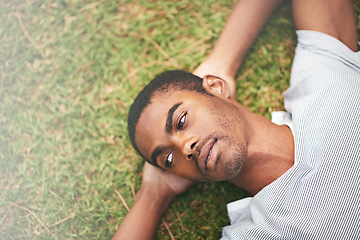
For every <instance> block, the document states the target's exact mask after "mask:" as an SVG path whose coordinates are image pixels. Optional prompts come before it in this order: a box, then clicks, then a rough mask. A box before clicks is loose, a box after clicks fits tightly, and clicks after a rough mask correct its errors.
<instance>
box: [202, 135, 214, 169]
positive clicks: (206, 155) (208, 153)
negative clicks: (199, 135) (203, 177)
mask: <svg viewBox="0 0 360 240" xmlns="http://www.w3.org/2000/svg"><path fill="white" fill-rule="evenodd" d="M217 154H218V141H217V139H212V140H210V141H209V142H208V143H206V144H205V145H204V147H203V148H202V149H201V152H200V156H199V163H200V165H201V166H202V169H204V170H205V171H207V170H209V169H210V168H213V167H215V160H216V158H217Z"/></svg>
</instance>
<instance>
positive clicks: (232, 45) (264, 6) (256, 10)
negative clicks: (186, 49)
mask: <svg viewBox="0 0 360 240" xmlns="http://www.w3.org/2000/svg"><path fill="white" fill-rule="evenodd" d="M282 1H283V0H239V1H238V2H237V4H236V5H235V8H234V10H233V12H232V14H231V15H230V17H229V19H228V21H227V23H226V25H225V28H224V30H223V32H222V33H221V35H220V38H219V40H218V42H217V43H216V45H215V47H214V49H213V51H212V52H211V53H210V55H209V56H208V57H207V58H206V60H205V61H204V62H203V63H202V64H201V65H200V66H198V67H197V68H196V69H195V71H194V74H195V75H198V76H199V77H204V76H205V75H208V74H210V75H215V76H218V77H220V78H222V79H224V80H226V81H227V82H228V83H229V86H230V90H231V96H232V97H235V93H236V89H235V88H236V84H235V75H236V72H237V70H238V68H239V67H240V65H241V63H242V61H243V59H244V57H245V55H246V53H247V51H248V49H249V48H250V47H251V45H252V43H253V42H254V40H255V38H256V36H257V35H258V33H259V32H260V30H261V28H262V26H263V25H264V24H265V22H266V20H267V19H268V17H269V16H270V15H271V13H272V12H273V11H274V10H275V8H276V7H277V6H278V5H279V4H280V3H281V2H282Z"/></svg>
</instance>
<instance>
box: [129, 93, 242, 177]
mask: <svg viewBox="0 0 360 240" xmlns="http://www.w3.org/2000/svg"><path fill="white" fill-rule="evenodd" d="M241 116H242V115H241V113H240V111H239V110H238V109H237V108H236V107H235V106H234V104H233V103H232V102H231V101H230V100H229V99H226V98H222V97H221V96H220V98H219V97H218V96H214V97H212V96H207V95H204V94H199V93H196V92H193V91H170V92H168V93H163V94H159V95H156V96H155V97H153V99H152V102H151V103H150V104H149V105H148V107H147V108H146V109H145V110H144V112H143V113H142V114H141V116H140V119H139V121H138V124H137V126H136V134H135V139H136V144H137V146H138V148H139V150H140V152H141V153H142V154H143V155H144V157H146V158H147V159H148V160H150V161H151V162H156V163H157V164H158V165H159V166H160V167H161V168H163V169H165V170H167V171H170V172H173V173H175V174H177V175H180V176H182V177H185V178H188V179H192V180H196V181H221V180H231V179H233V178H234V177H236V176H237V174H239V172H240V170H241V166H242V164H243V161H244V159H245V157H246V145H247V144H246V142H245V138H244V134H243V124H242V120H243V119H242V117H241Z"/></svg>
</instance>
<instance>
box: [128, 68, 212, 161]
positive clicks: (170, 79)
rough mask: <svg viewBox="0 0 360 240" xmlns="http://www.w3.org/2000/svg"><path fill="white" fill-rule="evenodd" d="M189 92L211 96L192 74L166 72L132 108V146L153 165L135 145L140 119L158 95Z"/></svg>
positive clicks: (140, 96)
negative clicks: (172, 91) (180, 91)
mask: <svg viewBox="0 0 360 240" xmlns="http://www.w3.org/2000/svg"><path fill="white" fill-rule="evenodd" d="M172 89H176V90H188V91H195V92H198V93H201V94H205V95H210V96H212V95H211V94H210V93H208V92H207V91H206V90H205V89H204V87H203V85H202V79H201V78H199V77H198V76H195V75H193V74H192V73H189V72H185V71H182V70H173V71H166V72H163V73H161V74H159V75H157V76H156V77H155V78H154V79H153V80H152V81H151V82H150V83H149V84H148V85H146V86H145V87H144V89H143V90H141V92H140V93H139V94H138V95H137V97H136V98H135V100H134V102H133V104H132V105H131V107H130V111H129V117H128V132H129V137H130V141H131V144H132V146H133V147H134V149H135V150H136V151H137V152H138V153H139V154H140V156H142V157H143V158H144V159H145V160H147V161H148V162H150V163H151V164H153V163H152V162H151V161H149V159H146V158H145V157H144V155H143V154H142V153H141V152H140V151H139V149H138V147H137V145H136V143H135V131H136V125H137V123H138V121H139V118H140V116H141V114H142V112H143V111H144V110H145V108H146V107H147V106H148V105H149V104H150V103H151V99H152V97H153V96H154V95H156V93H166V92H168V91H169V90H172Z"/></svg>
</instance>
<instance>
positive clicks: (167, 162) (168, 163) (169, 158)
mask: <svg viewBox="0 0 360 240" xmlns="http://www.w3.org/2000/svg"><path fill="white" fill-rule="evenodd" d="M173 156H174V152H173V151H171V152H170V153H169V154H168V155H167V156H166V159H165V163H164V165H165V167H166V168H169V167H171V165H172V162H173Z"/></svg>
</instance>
